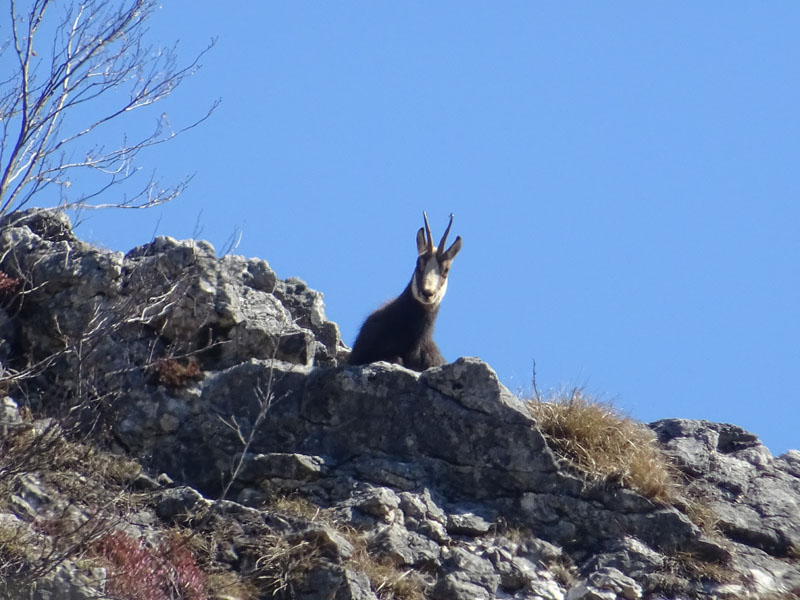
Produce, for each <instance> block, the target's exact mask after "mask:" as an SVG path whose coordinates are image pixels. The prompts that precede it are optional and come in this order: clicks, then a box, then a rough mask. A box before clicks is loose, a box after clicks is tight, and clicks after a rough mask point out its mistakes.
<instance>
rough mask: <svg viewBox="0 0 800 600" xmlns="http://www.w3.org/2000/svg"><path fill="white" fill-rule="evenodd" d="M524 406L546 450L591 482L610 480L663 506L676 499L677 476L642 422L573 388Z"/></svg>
mask: <svg viewBox="0 0 800 600" xmlns="http://www.w3.org/2000/svg"><path fill="white" fill-rule="evenodd" d="M528 408H529V410H530V412H531V415H532V416H533V418H534V419H535V420H536V423H537V425H538V427H539V429H540V430H541V431H542V433H543V434H544V435H545V437H546V438H547V441H548V443H549V444H550V446H551V447H552V448H553V449H554V450H555V451H556V452H558V453H559V454H560V455H561V456H562V457H564V458H565V459H567V460H568V461H569V463H570V464H572V465H573V466H574V467H575V468H577V469H578V470H579V471H581V472H582V473H584V474H585V475H586V476H587V477H588V478H589V479H591V480H595V481H613V482H617V483H619V484H620V485H623V486H625V487H629V488H631V489H633V490H636V491H637V492H639V493H640V494H642V495H644V496H646V497H648V498H650V499H652V500H654V501H656V502H662V503H665V504H671V503H673V502H675V501H676V500H677V499H678V483H677V478H676V476H677V472H676V470H675V468H674V467H673V466H672V465H671V464H670V462H669V459H668V458H667V457H666V455H665V454H664V453H663V452H662V451H661V449H660V448H659V447H658V443H657V441H656V436H655V434H654V433H653V432H652V431H651V430H650V429H649V428H648V427H646V426H645V425H644V424H642V423H639V422H637V421H634V420H633V419H630V418H629V417H627V416H625V415H623V414H621V413H620V412H619V411H618V410H617V409H616V408H614V407H613V406H612V405H610V404H608V403H604V402H593V401H591V400H590V399H589V398H587V397H586V396H584V395H583V393H582V392H581V390H579V389H575V390H572V392H571V393H569V394H568V395H562V396H559V397H556V398H554V399H552V400H551V401H549V402H544V401H540V400H530V401H529V402H528Z"/></svg>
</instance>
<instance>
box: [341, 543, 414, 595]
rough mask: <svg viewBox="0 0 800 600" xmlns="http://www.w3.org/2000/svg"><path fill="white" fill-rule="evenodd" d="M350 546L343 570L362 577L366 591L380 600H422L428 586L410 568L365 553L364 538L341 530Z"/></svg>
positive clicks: (367, 552)
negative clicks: (345, 569)
mask: <svg viewBox="0 0 800 600" xmlns="http://www.w3.org/2000/svg"><path fill="white" fill-rule="evenodd" d="M341 533H342V534H343V535H344V536H345V537H346V538H347V539H348V541H349V542H350V543H351V544H353V548H354V552H353V556H351V557H350V559H349V560H348V562H347V566H348V567H350V568H351V569H353V570H355V571H360V572H362V573H364V574H365V575H366V576H367V578H368V579H369V584H370V588H372V591H373V592H375V594H376V595H377V596H378V598H380V599H381V600H425V598H426V597H427V596H426V595H425V590H426V589H427V587H428V584H427V583H426V581H425V578H424V576H423V575H422V574H421V573H420V572H419V571H417V570H415V569H412V568H410V567H405V568H403V567H401V566H398V565H396V564H394V563H393V562H392V561H391V560H389V559H387V558H381V557H379V556H375V555H373V554H372V553H370V551H369V550H368V549H367V543H366V540H365V539H364V536H363V535H362V534H360V533H358V532H356V531H354V530H341Z"/></svg>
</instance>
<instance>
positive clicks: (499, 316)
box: [81, 1, 800, 454]
mask: <svg viewBox="0 0 800 600" xmlns="http://www.w3.org/2000/svg"><path fill="white" fill-rule="evenodd" d="M799 31H800V3H797V2H772V3H767V4H764V3H753V2H736V1H734V2H731V1H726V2H703V3H696V2H691V3H690V2H681V3H641V2H610V3H607V2H604V3H589V2H582V3H576V2H549V3H543V2H527V1H526V2H504V3H488V2H437V3H427V2H403V3H397V2H359V3H355V2H342V3H338V2H337V3H310V2H263V3H262V2H249V3H246V4H243V5H241V6H239V7H237V8H236V9H232V8H231V7H230V5H225V4H224V3H219V2H201V3H193V4H192V6H191V9H188V8H187V6H186V5H185V4H183V3H176V2H173V3H165V7H164V8H163V9H161V10H160V11H158V12H157V13H156V15H155V16H154V18H153V20H152V23H151V31H150V35H151V38H152V39H153V40H156V41H160V42H162V43H164V44H167V45H169V44H171V43H172V42H173V41H175V40H180V46H179V51H180V53H181V55H182V56H184V57H185V58H186V59H189V58H191V57H192V56H193V55H194V53H196V52H197V51H199V50H200V49H202V48H203V47H204V46H205V45H206V43H207V41H208V39H209V38H211V37H218V38H219V39H218V43H217V46H216V48H215V49H214V50H213V51H212V52H211V53H210V54H209V55H208V56H207V57H205V58H204V60H203V69H202V70H201V71H200V72H199V73H198V74H197V75H196V76H195V77H194V78H193V79H191V80H190V81H188V82H187V83H186V84H184V85H183V86H182V87H181V88H179V89H178V90H177V91H176V92H175V94H174V95H173V96H172V97H171V98H170V99H169V100H168V101H167V102H165V103H164V104H162V105H159V106H158V107H156V109H155V111H156V112H154V115H155V114H160V113H161V112H162V111H166V112H167V113H168V115H169V117H170V119H171V121H173V122H174V123H175V124H180V123H181V122H186V121H189V120H191V118H192V117H195V116H198V115H199V114H201V113H202V112H203V111H204V109H205V108H206V107H207V106H208V105H209V104H210V103H211V102H212V101H213V100H214V99H215V98H217V97H221V98H222V105H221V106H220V108H219V109H218V110H217V112H216V114H215V115H214V116H213V118H212V119H211V120H210V121H208V122H207V123H205V124H204V125H203V126H201V127H200V128H198V129H195V130H193V131H190V132H189V133H187V134H186V135H185V136H184V137H182V138H178V139H176V140H175V141H174V143H172V144H170V145H168V146H165V147H163V148H162V149H158V150H157V151H155V152H151V153H150V154H148V155H143V156H142V161H141V162H140V164H141V165H143V166H145V167H147V168H151V167H155V168H158V170H159V172H160V173H161V174H162V175H163V176H165V177H166V178H167V179H169V178H172V179H177V178H179V177H180V176H181V175H183V174H186V173H192V172H196V177H195V179H194V181H193V183H192V185H191V187H190V188H189V190H188V191H187V192H186V193H185V194H184V195H183V196H182V197H181V199H180V200H179V201H177V202H175V203H173V204H170V205H167V206H165V207H163V208H158V209H155V210H153V211H150V212H140V213H130V212H126V213H119V212H104V213H93V214H91V215H89V218H88V220H87V221H86V223H84V224H83V225H82V227H81V233H82V235H83V236H85V237H86V238H87V239H91V240H92V241H95V242H98V243H101V244H104V245H106V246H108V247H111V248H114V249H121V250H128V249H130V248H131V247H133V246H135V245H137V244H140V243H144V242H146V241H148V240H149V239H150V237H151V235H152V234H153V233H154V232H155V233H158V234H168V235H172V236H174V237H178V238H185V237H191V236H192V235H193V233H194V232H196V231H197V230H198V229H197V228H198V226H199V227H200V236H199V237H202V238H205V239H208V240H209V241H211V242H212V243H213V244H215V245H216V247H217V248H218V249H220V248H222V247H223V246H224V245H225V243H226V239H227V238H228V237H229V236H230V235H231V234H232V233H233V232H234V231H235V230H236V229H237V228H238V229H241V231H242V239H241V244H240V246H239V247H238V249H237V251H236V252H237V253H240V254H244V255H246V256H258V257H262V258H265V259H266V260H267V261H269V262H270V264H271V265H272V267H273V268H274V269H275V270H276V271H277V273H278V275H279V276H280V277H288V276H292V275H295V276H299V277H301V278H303V279H305V280H306V281H307V282H308V283H309V284H310V285H311V286H312V287H314V288H316V289H318V290H321V291H322V292H324V294H325V302H326V306H327V314H328V316H329V318H331V319H333V320H335V321H337V322H338V323H339V325H340V327H341V330H342V334H343V337H344V339H345V341H346V342H347V343H349V344H352V342H353V340H354V338H355V336H356V333H357V330H358V327H359V325H360V323H361V321H362V320H363V319H364V318H365V317H366V316H367V315H368V314H369V313H370V312H371V311H372V310H373V309H374V308H376V307H377V306H378V305H380V304H381V303H382V302H384V301H386V300H388V299H390V298H391V297H393V296H395V295H396V294H398V293H399V292H400V291H402V289H403V287H404V286H405V285H406V283H407V281H408V278H409V276H410V274H411V270H412V268H413V265H414V259H415V243H414V236H415V232H416V229H417V228H418V227H419V226H420V225H421V219H422V210H423V209H425V210H427V211H428V215H429V217H430V219H431V225H432V227H433V229H434V235H435V236H438V235H440V234H441V231H442V229H443V227H444V225H445V224H446V220H447V216H448V214H449V213H450V212H455V214H456V217H455V223H454V228H453V233H454V234H460V235H461V236H462V237H463V238H464V246H463V250H462V252H461V254H460V255H459V256H458V258H457V259H456V261H455V264H454V267H453V270H452V272H451V277H450V287H449V290H448V293H447V297H446V298H445V300H444V303H443V306H442V309H441V312H440V317H439V322H438V326H437V332H436V333H437V334H436V338H437V341H438V343H439V346H440V347H441V349H442V351H443V353H444V354H445V356H446V357H447V358H449V359H455V358H457V357H458V356H462V355H464V356H479V357H481V358H483V359H484V360H486V361H487V362H489V363H490V364H491V365H492V366H493V367H494V369H495V370H496V371H497V372H498V373H499V375H500V377H501V379H502V380H503V382H504V383H506V385H508V386H509V388H511V389H512V390H514V391H516V390H518V389H520V388H522V389H529V387H530V379H531V365H532V360H534V359H535V360H536V364H537V375H538V386H539V388H540V389H547V388H561V387H570V386H574V385H580V386H584V387H585V388H586V390H587V391H588V392H590V393H592V394H594V395H596V396H598V397H600V398H602V399H606V400H611V401H613V402H614V403H615V404H616V405H617V406H618V407H620V408H621V409H622V410H624V411H626V412H628V413H629V414H630V415H632V416H633V417H635V418H637V419H641V420H643V421H651V420H655V419H659V418H666V417H686V418H696V419H709V420H714V421H724V422H731V423H735V424H738V425H740V426H743V427H745V428H747V429H749V430H751V431H753V432H755V433H757V434H758V435H759V436H760V437H761V438H762V440H763V441H764V443H766V444H767V445H768V446H769V447H770V449H771V450H772V451H773V452H774V453H776V454H780V453H782V452H784V451H785V450H787V449H788V448H791V447H793V448H797V447H800V439H799V438H800V434H798V431H800V391H798V382H797V375H798V368H799V367H800V277H799V276H800V272H799V271H800V266H798V265H800V235H798V233H799V230H800V164H799V162H800V147H799V146H798V144H800V35H798V32H799Z"/></svg>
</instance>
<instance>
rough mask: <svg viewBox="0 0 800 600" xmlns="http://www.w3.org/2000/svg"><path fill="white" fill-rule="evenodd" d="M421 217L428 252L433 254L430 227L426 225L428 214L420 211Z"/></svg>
mask: <svg viewBox="0 0 800 600" xmlns="http://www.w3.org/2000/svg"><path fill="white" fill-rule="evenodd" d="M422 216H423V218H424V219H425V235H426V239H427V240H428V252H429V253H431V254H432V253H433V235H431V226H430V225H428V213H426V212H425V211H424V210H423V211H422Z"/></svg>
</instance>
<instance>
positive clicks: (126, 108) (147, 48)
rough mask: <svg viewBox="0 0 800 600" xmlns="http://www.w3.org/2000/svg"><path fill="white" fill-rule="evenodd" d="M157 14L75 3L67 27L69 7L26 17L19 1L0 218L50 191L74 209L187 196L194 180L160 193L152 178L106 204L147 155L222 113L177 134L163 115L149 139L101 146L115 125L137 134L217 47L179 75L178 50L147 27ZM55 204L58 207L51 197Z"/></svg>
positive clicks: (0, 147) (3, 93)
mask: <svg viewBox="0 0 800 600" xmlns="http://www.w3.org/2000/svg"><path fill="white" fill-rule="evenodd" d="M51 5H52V6H51ZM156 7H157V2H156V0H81V1H79V2H75V3H67V5H66V6H65V7H63V9H62V14H61V15H60V17H59V15H58V14H57V12H56V11H57V9H58V8H62V7H60V6H57V5H56V3H54V2H53V1H52V0H35V1H34V2H33V3H32V4H31V5H30V7H29V8H28V9H27V10H24V9H22V8H21V7H20V6H19V5H18V2H17V1H16V0H12V1H11V6H10V11H9V14H10V19H11V33H12V36H11V37H12V39H11V41H10V42H9V44H8V48H10V49H13V58H14V61H13V63H14V64H13V65H12V72H11V73H10V75H9V76H8V77H0V217H2V216H3V215H5V214H8V213H10V212H14V211H16V210H19V209H20V208H22V207H23V206H25V205H26V204H28V203H29V202H31V201H32V200H33V199H34V198H36V197H39V198H44V195H43V192H45V191H46V190H47V189H48V188H51V187H53V188H54V189H55V190H56V191H57V194H56V198H57V200H55V203H57V204H58V205H59V206H62V207H67V208H76V207H82V208H89V207H93V208H101V207H103V208H107V207H125V208H133V207H135V208H145V207H150V206H155V205H158V204H162V203H164V202H168V201H169V200H172V199H173V198H175V197H176V196H177V195H178V194H180V193H181V192H182V191H183V190H184V189H185V187H186V185H187V184H188V182H189V180H190V179H191V177H188V178H185V179H184V180H182V181H181V182H179V183H178V184H175V185H171V186H160V185H158V184H157V180H156V179H155V177H154V176H151V177H150V179H149V181H148V182H147V183H146V184H144V185H141V184H139V190H138V191H134V192H133V193H125V192H123V193H122V194H121V195H122V197H123V200H116V199H115V200H114V201H112V202H106V203H101V202H98V200H99V199H100V197H101V196H104V195H107V194H108V192H109V191H110V190H111V188H114V187H119V188H120V189H121V190H126V189H128V188H129V186H130V185H136V184H135V180H137V179H140V178H141V177H142V173H141V170H140V168H139V167H137V166H136V161H137V159H138V158H139V155H140V153H141V152H142V151H143V150H145V149H147V148H150V147H153V146H156V145H159V144H163V143H164V142H167V141H170V140H172V139H174V138H175V137H177V136H178V135H180V134H181V133H184V132H186V131H188V130H190V129H193V128H194V127H196V126H197V125H199V124H200V123H202V122H204V121H205V120H206V119H207V118H208V117H209V116H210V115H211V114H212V113H213V112H214V110H215V109H216V107H217V106H218V105H219V100H217V101H214V102H212V103H211V105H210V107H209V108H208V110H207V111H206V112H205V114H203V115H201V116H200V117H198V118H196V119H194V120H193V121H190V123H189V124H187V125H183V126H181V127H178V128H173V127H172V126H171V124H170V122H169V120H168V119H167V116H166V114H165V113H162V114H160V115H158V116H157V118H156V124H155V127H154V128H153V130H152V132H151V133H149V134H145V135H143V136H137V137H135V138H134V139H132V140H128V139H127V136H125V137H123V139H122V141H120V142H118V143H112V144H110V145H109V144H108V141H107V140H105V141H103V138H104V136H106V135H108V133H109V132H110V128H111V124H112V123H113V124H114V126H113V127H114V130H115V131H117V130H119V129H118V127H119V125H120V124H121V125H125V124H126V123H128V124H129V125H130V124H131V123H132V121H131V115H132V113H137V114H138V113H140V112H141V113H142V114H144V112H143V111H141V110H140V109H148V108H150V107H151V106H152V105H154V104H156V103H157V102H159V101H161V100H163V99H164V98H166V97H167V96H169V94H171V93H172V92H173V91H174V90H175V89H176V88H177V87H178V86H179V85H180V84H181V83H182V82H183V81H184V80H185V79H186V77H189V76H191V75H192V74H194V73H195V72H196V71H197V70H198V69H199V68H200V66H201V65H200V60H201V59H202V57H203V56H204V55H205V54H206V52H208V51H209V50H210V49H211V48H212V47H213V46H214V43H215V41H214V40H211V42H210V43H209V45H208V46H207V47H206V48H205V49H204V50H202V51H201V52H200V53H198V54H197V56H195V58H194V59H193V60H191V61H190V62H189V63H188V64H185V65H184V66H179V65H178V58H177V44H175V45H173V46H172V47H160V46H151V45H148V43H147V41H146V34H147V29H146V22H147V19H148V18H149V17H150V16H151V14H152V13H153V11H154V10H155V8H156ZM59 19H60V20H59ZM45 32H47V33H45ZM45 35H48V36H51V39H50V40H49V45H48V44H46V43H45V42H47V40H45V39H44V36H45ZM0 56H2V54H0ZM0 65H3V63H2V62H0ZM6 67H7V65H6ZM140 129H141V125H136V127H135V128H133V129H132V130H134V131H138V130H140ZM47 198H48V200H46V202H49V203H50V204H52V203H54V197H53V196H52V195H48V196H47Z"/></svg>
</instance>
